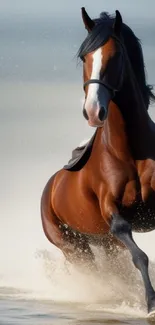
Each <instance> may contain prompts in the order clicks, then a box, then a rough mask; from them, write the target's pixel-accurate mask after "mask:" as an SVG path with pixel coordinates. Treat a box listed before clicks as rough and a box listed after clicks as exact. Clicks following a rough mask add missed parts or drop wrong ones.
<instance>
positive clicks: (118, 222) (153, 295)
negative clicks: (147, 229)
mask: <svg viewBox="0 0 155 325" xmlns="http://www.w3.org/2000/svg"><path fill="white" fill-rule="evenodd" d="M110 229H111V232H112V234H113V235H115V236H116V238H118V239H119V240H120V241H121V242H122V243H123V244H124V245H125V246H126V247H127V248H128V249H129V251H130V253H131V255H132V260H133V263H134V265H135V266H136V268H138V269H139V271H140V272H141V275H142V278H143V282H144V286H145V292H146V301H147V307H148V312H149V313H150V312H153V311H155V291H154V289H153V287H152V284H151V280H150V277H149V272H148V264H149V260H148V256H147V255H146V254H145V253H144V252H143V251H142V250H141V249H140V248H139V247H138V246H137V245H136V243H135V242H134V240H133V237H132V231H131V225H130V224H129V223H128V222H127V221H126V220H124V219H123V218H122V217H121V216H120V215H119V214H113V215H112V219H111V227H110Z"/></svg>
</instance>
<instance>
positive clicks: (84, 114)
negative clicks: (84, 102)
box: [83, 108, 89, 120]
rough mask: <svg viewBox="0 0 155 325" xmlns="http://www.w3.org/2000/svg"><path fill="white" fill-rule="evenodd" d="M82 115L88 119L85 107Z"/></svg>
mask: <svg viewBox="0 0 155 325" xmlns="http://www.w3.org/2000/svg"><path fill="white" fill-rule="evenodd" d="M83 116H84V117H85V119H86V120H89V117H88V115H87V112H86V109H85V108H84V109H83Z"/></svg>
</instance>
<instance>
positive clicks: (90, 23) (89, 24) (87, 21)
mask: <svg viewBox="0 0 155 325" xmlns="http://www.w3.org/2000/svg"><path fill="white" fill-rule="evenodd" d="M81 13H82V19H83V22H84V25H85V28H86V29H87V31H88V32H91V30H92V29H93V27H94V26H95V23H94V21H93V20H92V19H91V18H90V17H89V16H88V14H87V12H86V10H85V8H84V7H82V8H81Z"/></svg>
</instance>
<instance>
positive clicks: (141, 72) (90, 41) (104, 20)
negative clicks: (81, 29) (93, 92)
mask: <svg viewBox="0 0 155 325" xmlns="http://www.w3.org/2000/svg"><path fill="white" fill-rule="evenodd" d="M114 19H115V17H114V16H113V15H109V13H107V12H102V13H101V14H100V17H99V18H97V19H94V22H95V27H94V28H93V30H92V31H91V32H90V33H88V35H87V37H86V39H85V40H84V42H83V43H82V44H81V46H80V48H79V51H78V55H77V56H78V57H79V58H81V59H82V60H83V57H84V56H85V55H86V54H87V53H90V52H92V51H95V50H96V49H97V48H99V47H101V46H102V45H104V44H105V43H106V42H107V40H108V39H109V37H110V36H111V35H112V31H113V30H112V26H113V22H114ZM121 36H122V39H123V42H124V45H125V48H126V51H127V54H128V57H129V60H130V63H131V66H132V69H133V71H134V74H135V77H136V79H137V82H138V85H139V87H140V90H141V93H142V96H143V99H144V103H145V106H146V109H148V107H149V104H150V101H151V100H152V101H154V100H155V95H154V94H153V92H152V89H153V86H151V85H148V84H147V82H146V74H145V64H144V58H143V51H142V47H141V43H140V40H139V39H138V38H137V37H136V35H135V34H134V32H133V31H132V30H131V28H130V27H129V26H128V25H126V24H125V23H123V26H122V35H121Z"/></svg>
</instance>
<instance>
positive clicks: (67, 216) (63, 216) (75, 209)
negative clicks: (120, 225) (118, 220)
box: [52, 173, 109, 234]
mask: <svg viewBox="0 0 155 325" xmlns="http://www.w3.org/2000/svg"><path fill="white" fill-rule="evenodd" d="M62 176H63V175H62ZM71 176H72V177H64V176H63V177H60V176H58V177H59V179H58V181H59V186H56V187H55V190H54V193H53V198H52V203H53V208H54V211H55V213H56V216H57V217H58V218H59V219H60V220H61V222H62V223H64V224H67V225H68V226H70V227H71V228H72V229H73V230H76V231H79V232H81V233H85V234H104V233H107V232H108V231H109V226H108V224H106V223H105V221H104V219H103V218H102V215H101V211H100V207H99V203H98V200H97V199H96V197H95V196H94V195H93V194H92V193H91V192H90V191H86V190H85V189H84V188H83V186H80V184H77V180H76V178H75V176H76V173H74V174H71ZM74 180H76V181H74ZM78 185H79V186H78Z"/></svg>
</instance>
